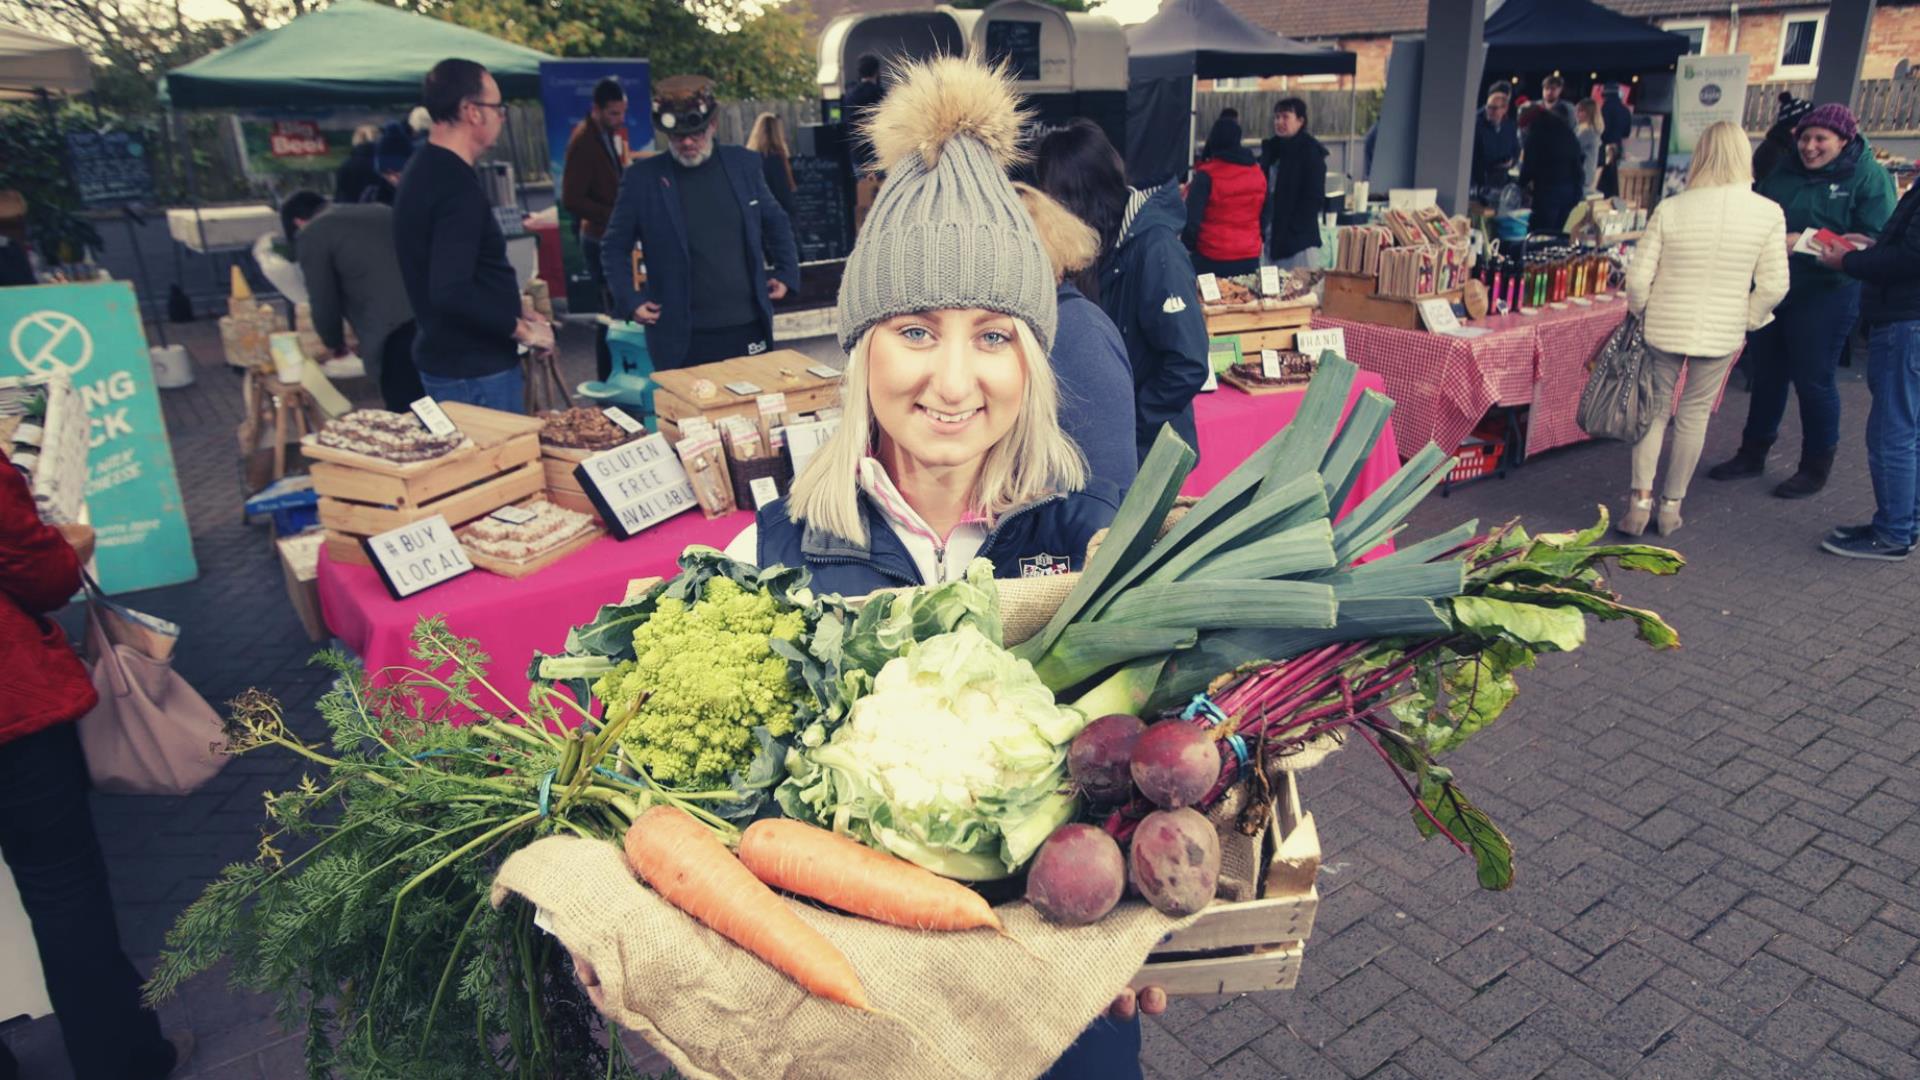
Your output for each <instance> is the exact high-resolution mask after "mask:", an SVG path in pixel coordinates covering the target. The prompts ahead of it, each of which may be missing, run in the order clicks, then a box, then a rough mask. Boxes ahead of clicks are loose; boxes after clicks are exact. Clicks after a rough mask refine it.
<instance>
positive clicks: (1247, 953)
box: [1133, 772, 1320, 994]
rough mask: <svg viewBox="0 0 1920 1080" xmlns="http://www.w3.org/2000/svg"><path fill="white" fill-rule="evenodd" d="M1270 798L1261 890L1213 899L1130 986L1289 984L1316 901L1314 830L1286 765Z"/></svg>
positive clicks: (1226, 989) (1190, 989) (1229, 988)
mask: <svg viewBox="0 0 1920 1080" xmlns="http://www.w3.org/2000/svg"><path fill="white" fill-rule="evenodd" d="M1283 775H1284V776H1285V777H1286V782H1285V788H1284V790H1282V791H1281V792H1279V793H1278V796H1277V797H1276V799H1275V800H1274V803H1275V805H1274V820H1273V822H1272V824H1270V825H1269V826H1268V828H1267V831H1266V833H1265V836H1264V837H1263V838H1262V852H1261V856H1262V858H1261V865H1262V867H1263V871H1262V874H1261V887H1260V897H1259V899H1256V900H1242V901H1239V902H1227V901H1219V900H1216V901H1214V903H1213V905H1212V906H1211V907H1209V908H1207V909H1206V910H1205V911H1203V912H1201V913H1200V917H1199V918H1197V919H1195V920H1194V921H1193V923H1192V924H1190V925H1189V926H1187V928H1186V929H1184V930H1177V931H1175V932H1173V933H1171V934H1168V935H1167V936H1166V937H1165V938H1164V939H1162V940H1161V942H1160V944H1159V945H1156V946H1155V947H1154V949H1153V951H1152V952H1150V953H1148V954H1147V962H1146V964H1145V965H1144V966H1143V967H1141V969H1140V973H1139V974H1138V975H1135V976H1134V977H1133V986H1134V988H1135V989H1140V988H1142V987H1148V986H1158V987H1161V988H1163V989H1164V990H1166V992H1167V993H1169V994H1246V993H1253V992H1255V991H1260V990H1291V989H1293V987H1294V985H1295V984H1296V983H1298V982H1299V981H1300V963H1301V959H1302V957H1303V956H1304V955H1305V952H1306V943H1307V938H1308V936H1310V935H1311V934H1312V933H1313V919H1314V915H1315V914H1316V913H1317V912H1318V911H1319V909H1320V892H1319V890H1318V889H1317V888H1315V884H1314V883H1315V880H1316V879H1317V878H1318V877H1319V874H1320V833H1319V830H1318V829H1317V828H1316V827H1315V826H1314V823H1313V815H1312V814H1309V813H1307V812H1306V811H1305V810H1304V809H1302V808H1301V806H1300V785H1299V783H1298V781H1297V780H1295V778H1294V774H1293V773H1292V772H1287V773H1285V774H1283Z"/></svg>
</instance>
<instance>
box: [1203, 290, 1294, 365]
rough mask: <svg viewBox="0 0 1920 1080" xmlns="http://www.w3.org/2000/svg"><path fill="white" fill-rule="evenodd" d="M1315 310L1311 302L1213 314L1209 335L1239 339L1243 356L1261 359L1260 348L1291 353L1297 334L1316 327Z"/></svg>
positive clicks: (1209, 316) (1208, 320)
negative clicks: (1312, 326)
mask: <svg viewBox="0 0 1920 1080" xmlns="http://www.w3.org/2000/svg"><path fill="white" fill-rule="evenodd" d="M1309 300H1311V298H1309ZM1313 311H1314V304H1312V303H1311V302H1308V303H1302V304H1289V305H1288V306H1286V307H1281V308H1270V309H1263V310H1260V311H1210V312H1207V336H1208V337H1209V338H1224V337H1237V338H1239V339H1240V355H1241V356H1259V355H1260V350H1261V349H1279V350H1281V351H1290V350H1292V348H1293V337H1294V335H1295V334H1297V333H1298V332H1300V331H1302V330H1305V329H1307V328H1308V327H1309V326H1311V325H1312V324H1313Z"/></svg>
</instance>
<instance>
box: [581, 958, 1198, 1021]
mask: <svg viewBox="0 0 1920 1080" xmlns="http://www.w3.org/2000/svg"><path fill="white" fill-rule="evenodd" d="M567 956H568V957H569V958H571V959H572V960H573V973H574V974H575V975H577V976H579V977H580V988H581V989H582V990H585V991H586V992H587V1000H588V1001H589V1002H591V1003H592V1004H593V1007H594V1008H595V1009H598V1010H599V1011H600V1012H603V1013H604V1012H606V1011H607V988H606V987H604V986H601V985H600V973H599V972H597V971H595V970H593V965H592V964H590V963H588V962H587V958H586V957H584V956H581V955H580V954H579V953H577V952H574V951H573V950H572V949H568V950H567ZM1161 1007H1162V1008H1165V1006H1164V1005H1163V1006H1161Z"/></svg>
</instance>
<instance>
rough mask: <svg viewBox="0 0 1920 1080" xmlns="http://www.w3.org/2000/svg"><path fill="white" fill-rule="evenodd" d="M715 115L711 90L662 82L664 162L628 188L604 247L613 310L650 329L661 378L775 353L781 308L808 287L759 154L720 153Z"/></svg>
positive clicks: (682, 80) (658, 96)
mask: <svg viewBox="0 0 1920 1080" xmlns="http://www.w3.org/2000/svg"><path fill="white" fill-rule="evenodd" d="M717 108H718V106H717V104H716V102H715V101H714V97H713V80H711V79H708V78H706V77H704V76H699V75H676V76H673V77H672V78H669V79H665V80H662V81H661V83H660V85H659V86H658V87H657V88H656V89H655V91H654V98H653V125H654V127H655V128H656V129H658V131H659V132H660V136H661V139H662V141H664V142H665V143H666V148H667V152H666V153H664V154H656V155H655V156H653V157H650V158H644V159H642V160H640V161H637V162H635V163H634V164H633V165H632V166H630V167H629V168H628V169H627V171H626V175H624V176H622V177H621V178H620V194H619V197H618V198H617V199H616V200H615V202H614V207H613V216H612V217H611V218H610V219H608V221H607V229H606V233H605V235H604V236H603V237H602V239H601V246H600V260H601V265H602V267H603V268H604V269H605V270H606V278H607V286H608V288H609V290H610V291H611V292H612V293H613V299H614V306H613V310H614V312H615V313H616V314H618V315H620V316H623V317H627V318H631V319H633V320H634V321H635V322H638V323H641V324H643V325H644V326H645V327H646V328H647V351H648V353H650V354H651V355H652V358H653V367H654V370H656V371H665V370H669V369H672V368H681V367H691V366H693V365H695V364H707V363H712V362H713V361H715V360H727V359H731V358H733V357H736V356H754V355H758V354H759V353H763V352H765V351H767V350H768V349H769V348H771V347H772V346H773V302H774V301H775V300H779V299H781V298H783V297H785V296H786V295H787V294H788V293H789V292H791V291H793V290H795V289H798V288H799V287H800V254H799V249H798V248H797V247H795V245H794V239H793V223H792V221H790V220H789V219H788V217H787V212H786V211H785V210H783V209H781V208H780V204H779V202H778V201H777V200H775V199H774V197H773V192H772V191H770V190H769V189H768V188H767V181H766V176H765V171H764V169H763V167H762V164H761V158H760V155H759V154H756V153H754V152H753V151H751V150H748V149H745V148H744V147H739V146H715V145H714V139H713V117H714V113H715V111H716V109H717ZM635 244H639V245H640V247H641V257H642V259H644V260H645V262H646V267H647V283H646V287H645V288H644V289H643V290H636V289H635V288H634V286H633V266H632V261H631V260H632V253H633V249H634V245H635ZM768 263H772V264H773V270H772V272H771V273H769V272H768V270H767V264H768Z"/></svg>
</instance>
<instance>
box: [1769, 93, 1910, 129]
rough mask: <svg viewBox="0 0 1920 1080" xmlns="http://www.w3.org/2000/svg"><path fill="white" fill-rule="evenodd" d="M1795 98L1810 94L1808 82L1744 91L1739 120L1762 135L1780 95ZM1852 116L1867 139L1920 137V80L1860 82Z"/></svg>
mask: <svg viewBox="0 0 1920 1080" xmlns="http://www.w3.org/2000/svg"><path fill="white" fill-rule="evenodd" d="M1783 90H1784V91H1786V92H1787V93H1789V94H1792V95H1793V96H1794V97H1797V98H1805V97H1807V96H1808V95H1809V94H1812V93H1813V84H1812V83H1811V82H1770V83H1760V84H1759V85H1757V86H1749V87H1747V107H1746V111H1745V113H1744V114H1743V116H1742V120H1743V123H1744V124H1745V126H1746V129H1747V130H1748V131H1751V132H1756V133H1758V132H1764V131H1766V130H1767V128H1769V127H1772V126H1773V120H1774V117H1775V116H1776V115H1778V114H1779V111H1780V92H1781V91H1783ZM1853 113H1854V115H1855V116H1856V117H1858V118H1859V120H1860V130H1862V131H1864V132H1866V133H1867V134H1868V135H1869V136H1874V135H1879V136H1887V135H1899V136H1911V135H1917V134H1920V80H1917V79H1862V80H1860V88H1859V89H1858V90H1856V91H1854V95H1853Z"/></svg>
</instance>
